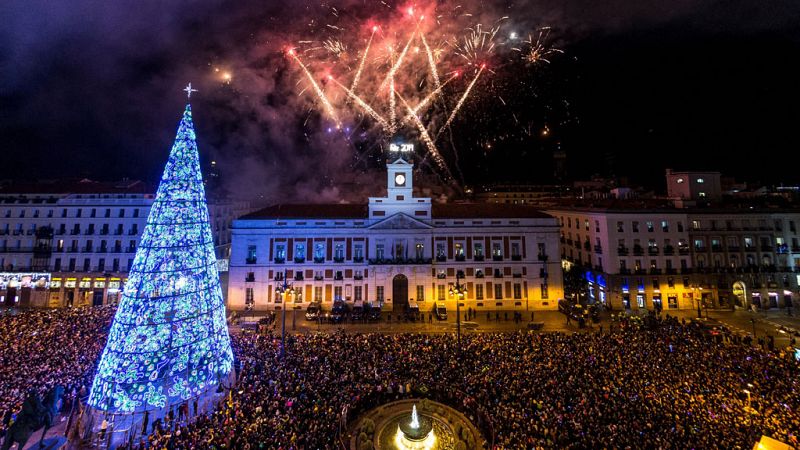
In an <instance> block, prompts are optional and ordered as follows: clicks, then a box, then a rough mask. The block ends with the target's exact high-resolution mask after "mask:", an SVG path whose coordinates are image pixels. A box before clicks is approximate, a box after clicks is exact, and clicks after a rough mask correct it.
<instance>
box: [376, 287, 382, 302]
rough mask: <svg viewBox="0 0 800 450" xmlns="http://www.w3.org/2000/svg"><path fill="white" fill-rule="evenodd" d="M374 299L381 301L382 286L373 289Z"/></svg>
mask: <svg viewBox="0 0 800 450" xmlns="http://www.w3.org/2000/svg"><path fill="white" fill-rule="evenodd" d="M375 299H376V300H377V301H379V302H382V301H383V286H378V287H377V288H376V289H375Z"/></svg>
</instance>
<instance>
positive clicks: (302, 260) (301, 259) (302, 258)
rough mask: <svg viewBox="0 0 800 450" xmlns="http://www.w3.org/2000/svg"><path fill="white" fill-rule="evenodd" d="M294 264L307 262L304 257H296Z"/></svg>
mask: <svg viewBox="0 0 800 450" xmlns="http://www.w3.org/2000/svg"><path fill="white" fill-rule="evenodd" d="M294 262H295V264H303V263H304V262H306V258H305V257H303V256H295V257H294Z"/></svg>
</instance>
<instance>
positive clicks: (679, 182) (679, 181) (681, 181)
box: [675, 178, 683, 184]
mask: <svg viewBox="0 0 800 450" xmlns="http://www.w3.org/2000/svg"><path fill="white" fill-rule="evenodd" d="M675 182H676V183H678V184H682V183H683V178H678V179H677V180H675Z"/></svg>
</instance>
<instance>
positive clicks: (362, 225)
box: [228, 158, 563, 313]
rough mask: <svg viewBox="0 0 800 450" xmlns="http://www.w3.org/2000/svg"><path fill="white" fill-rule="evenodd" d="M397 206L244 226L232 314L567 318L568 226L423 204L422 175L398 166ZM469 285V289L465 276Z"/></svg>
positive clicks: (392, 170)
mask: <svg viewBox="0 0 800 450" xmlns="http://www.w3.org/2000/svg"><path fill="white" fill-rule="evenodd" d="M387 169H388V173H387V175H388V176H387V195H386V196H385V197H370V198H369V202H368V204H361V205H354V204H339V205H276V206H273V207H269V208H266V209H264V210H261V211H258V212H255V213H252V214H249V215H247V216H244V217H242V218H240V219H239V220H236V221H234V225H233V238H232V241H233V242H232V252H231V265H230V279H229V291H228V307H229V308H230V309H233V310H244V309H255V310H273V309H280V308H282V302H283V300H282V298H281V295H280V294H279V293H278V288H279V287H281V286H282V285H283V284H284V283H291V284H292V285H293V288H294V291H295V292H296V293H297V294H295V295H294V296H293V297H292V298H290V299H287V300H286V301H287V302H288V301H291V302H293V304H294V305H293V306H294V307H298V306H299V307H304V306H305V305H307V304H308V303H309V302H311V301H320V302H322V304H323V308H326V309H330V307H331V305H332V303H333V302H334V301H335V300H342V301H345V302H348V303H354V302H357V301H362V302H367V303H371V304H372V305H374V306H381V307H382V308H383V309H384V310H390V311H391V310H394V311H402V310H403V308H405V305H407V304H408V303H409V302H410V301H413V302H416V303H417V304H418V305H419V308H420V310H421V311H422V312H423V313H427V312H430V311H431V310H432V308H433V306H434V304H437V303H439V304H442V303H443V304H444V305H445V306H446V308H447V309H448V310H451V311H454V310H455V309H456V299H455V298H454V296H452V295H450V287H452V286H454V285H455V284H456V283H460V284H462V285H464V286H466V288H467V292H466V294H465V296H464V298H463V300H462V301H461V308H462V309H465V310H466V308H472V309H474V310H476V311H478V312H479V313H480V312H481V311H495V310H518V311H525V310H537V309H555V308H556V307H557V301H558V299H559V298H561V297H562V296H563V285H562V275H561V268H560V261H559V258H558V256H559V241H558V236H559V235H558V225H557V222H556V221H555V219H554V218H552V217H550V216H548V215H546V214H544V213H542V212H540V211H537V210H533V209H530V208H521V207H508V206H505V205H487V204H432V203H431V199H430V198H426V197H415V196H414V194H413V189H414V185H413V164H411V163H409V162H406V161H405V160H403V159H402V158H398V159H396V160H395V161H393V162H390V163H389V164H387ZM459 274H461V275H463V278H461V277H458V279H457V276H458V275H459Z"/></svg>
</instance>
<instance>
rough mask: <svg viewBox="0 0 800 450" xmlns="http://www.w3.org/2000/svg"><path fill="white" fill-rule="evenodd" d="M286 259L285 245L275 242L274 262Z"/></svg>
mask: <svg viewBox="0 0 800 450" xmlns="http://www.w3.org/2000/svg"><path fill="white" fill-rule="evenodd" d="M279 261H286V246H285V245H284V244H275V262H279Z"/></svg>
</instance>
